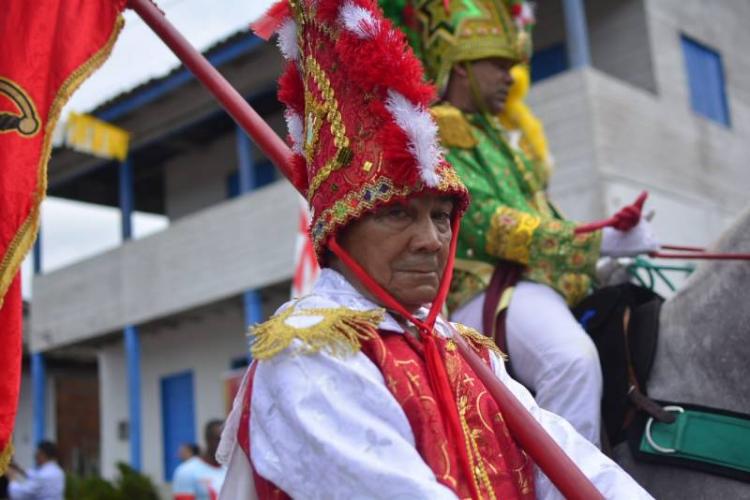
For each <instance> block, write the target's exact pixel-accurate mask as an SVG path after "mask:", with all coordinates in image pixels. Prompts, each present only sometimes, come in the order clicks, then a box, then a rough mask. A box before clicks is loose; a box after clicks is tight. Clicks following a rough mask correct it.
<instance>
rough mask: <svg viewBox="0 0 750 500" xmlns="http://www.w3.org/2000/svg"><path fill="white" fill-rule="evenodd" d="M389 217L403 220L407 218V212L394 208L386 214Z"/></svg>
mask: <svg viewBox="0 0 750 500" xmlns="http://www.w3.org/2000/svg"><path fill="white" fill-rule="evenodd" d="M386 215H387V216H388V217H392V218H394V219H401V218H404V217H406V216H407V213H406V210H404V209H403V208H392V209H390V210H388V212H387V213H386Z"/></svg>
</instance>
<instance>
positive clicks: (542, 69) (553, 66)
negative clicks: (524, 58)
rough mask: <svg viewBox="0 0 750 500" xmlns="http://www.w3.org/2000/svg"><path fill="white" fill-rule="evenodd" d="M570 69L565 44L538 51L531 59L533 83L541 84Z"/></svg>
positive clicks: (561, 43) (557, 44)
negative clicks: (542, 81)
mask: <svg viewBox="0 0 750 500" xmlns="http://www.w3.org/2000/svg"><path fill="white" fill-rule="evenodd" d="M569 67H570V64H568V51H567V50H566V48H565V43H563V42H560V43H556V44H555V45H550V46H549V47H547V48H544V49H541V50H537V51H535V52H534V55H533V56H532V58H531V81H532V82H539V81H541V80H544V79H545V78H549V77H551V76H554V75H556V74H558V73H562V72H563V71H565V70H567V69H568V68H569Z"/></svg>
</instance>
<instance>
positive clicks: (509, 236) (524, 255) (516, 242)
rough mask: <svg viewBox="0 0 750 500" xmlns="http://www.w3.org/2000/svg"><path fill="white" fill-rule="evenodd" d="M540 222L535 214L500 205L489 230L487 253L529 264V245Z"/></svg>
mask: <svg viewBox="0 0 750 500" xmlns="http://www.w3.org/2000/svg"><path fill="white" fill-rule="evenodd" d="M540 222H541V221H540V220H539V219H538V218H537V217H534V216H533V215H530V214H526V213H523V212H519V211H517V210H513V209H512V208H509V207H505V206H502V207H498V208H497V210H496V211H495V213H494V214H493V215H492V219H491V220H490V228H489V230H488V231H487V248H486V250H487V253H489V254H490V255H494V256H497V257H500V258H502V259H507V260H511V261H514V262H519V263H521V264H524V265H527V264H528V263H529V246H530V245H531V240H532V238H533V236H534V231H536V228H537V227H539V224H540Z"/></svg>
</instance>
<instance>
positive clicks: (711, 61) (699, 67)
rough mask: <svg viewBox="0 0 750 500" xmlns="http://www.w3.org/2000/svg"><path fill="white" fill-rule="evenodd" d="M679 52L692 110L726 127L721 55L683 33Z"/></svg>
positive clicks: (728, 123)
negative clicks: (683, 66) (685, 73)
mask: <svg viewBox="0 0 750 500" xmlns="http://www.w3.org/2000/svg"><path fill="white" fill-rule="evenodd" d="M682 53H683V55H684V56H685V69H686V71H687V80H688V86H689V87H690V105H691V106H692V108H693V111H695V112H696V113H698V114H699V115H702V116H705V117H706V118H709V119H711V120H713V121H715V122H718V123H721V124H722V125H724V126H726V127H729V126H730V119H729V107H728V105H727V95H726V86H725V82H724V68H723V66H722V63H721V54H719V53H718V52H717V51H715V50H713V49H711V48H709V47H707V46H706V45H703V44H702V43H700V42H697V41H695V40H693V39H692V38H689V37H687V36H685V35H682Z"/></svg>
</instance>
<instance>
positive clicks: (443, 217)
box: [432, 212, 451, 222]
mask: <svg viewBox="0 0 750 500" xmlns="http://www.w3.org/2000/svg"><path fill="white" fill-rule="evenodd" d="M432 217H433V218H434V219H435V220H437V221H440V222H445V221H450V220H451V214H450V212H438V213H436V214H434V215H433V216H432Z"/></svg>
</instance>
